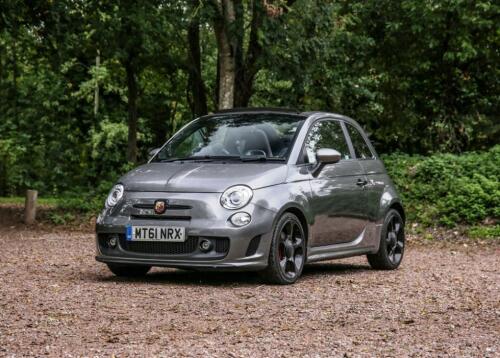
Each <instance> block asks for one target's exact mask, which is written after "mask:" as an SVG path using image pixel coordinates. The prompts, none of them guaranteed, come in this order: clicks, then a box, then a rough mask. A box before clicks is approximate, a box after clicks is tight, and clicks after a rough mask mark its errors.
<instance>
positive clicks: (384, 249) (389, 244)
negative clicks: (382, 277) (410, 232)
mask: <svg viewBox="0 0 500 358" xmlns="http://www.w3.org/2000/svg"><path fill="white" fill-rule="evenodd" d="M404 250H405V231H404V221H403V218H402V217H401V215H400V214H399V212H397V211H396V210H394V209H391V210H389V211H388V212H387V214H386V215H385V219H384V224H383V225H382V231H381V234H380V246H379V249H378V252H377V253H376V254H369V255H367V257H368V262H369V263H370V266H371V267H372V268H374V269H377V270H394V269H396V268H398V266H399V265H400V264H401V261H402V260H403V254H404Z"/></svg>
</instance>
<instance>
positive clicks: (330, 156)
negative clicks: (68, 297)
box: [312, 148, 342, 177]
mask: <svg viewBox="0 0 500 358" xmlns="http://www.w3.org/2000/svg"><path fill="white" fill-rule="evenodd" d="M340 159H342V155H341V154H340V153H339V152H338V151H336V150H335V149H330V148H321V149H318V151H317V152H316V161H317V164H316V165H315V166H314V168H313V169H312V175H313V176H314V177H317V176H318V174H319V173H320V172H321V170H322V169H323V168H324V166H325V165H327V164H335V163H338V162H339V161H340Z"/></svg>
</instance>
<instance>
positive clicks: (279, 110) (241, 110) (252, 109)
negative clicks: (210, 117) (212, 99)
mask: <svg viewBox="0 0 500 358" xmlns="http://www.w3.org/2000/svg"><path fill="white" fill-rule="evenodd" d="M249 112H250V113H254V112H275V113H290V114H300V113H301V112H300V111H299V110H297V109H293V108H280V107H240V108H231V109H222V110H220V111H217V112H215V113H213V114H225V113H249Z"/></svg>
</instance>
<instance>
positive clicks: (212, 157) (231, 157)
mask: <svg viewBox="0 0 500 358" xmlns="http://www.w3.org/2000/svg"><path fill="white" fill-rule="evenodd" d="M212 160H240V156H239V155H199V156H191V157H182V158H172V159H164V160H162V161H161V162H162V163H170V162H184V161H200V162H210V161H212Z"/></svg>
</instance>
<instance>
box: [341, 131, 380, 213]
mask: <svg viewBox="0 0 500 358" xmlns="http://www.w3.org/2000/svg"><path fill="white" fill-rule="evenodd" d="M345 127H346V130H347V133H348V134H349V137H350V140H351V143H352V147H353V150H354V155H355V156H356V159H357V161H358V162H359V164H360V165H361V167H362V168H363V171H364V173H365V175H366V178H367V183H366V185H365V186H364V190H365V195H366V205H365V207H364V210H365V211H366V215H367V216H368V218H369V219H370V220H371V221H376V220H377V219H378V215H379V206H380V200H381V198H382V194H383V192H384V188H385V185H386V184H387V182H386V181H387V175H386V171H385V168H384V164H383V163H382V161H381V160H380V159H378V157H377V155H376V153H375V151H374V150H373V148H372V147H371V146H370V145H369V141H368V138H367V137H366V136H364V135H363V134H362V130H361V129H360V128H357V127H356V126H354V125H353V124H351V123H345Z"/></svg>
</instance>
